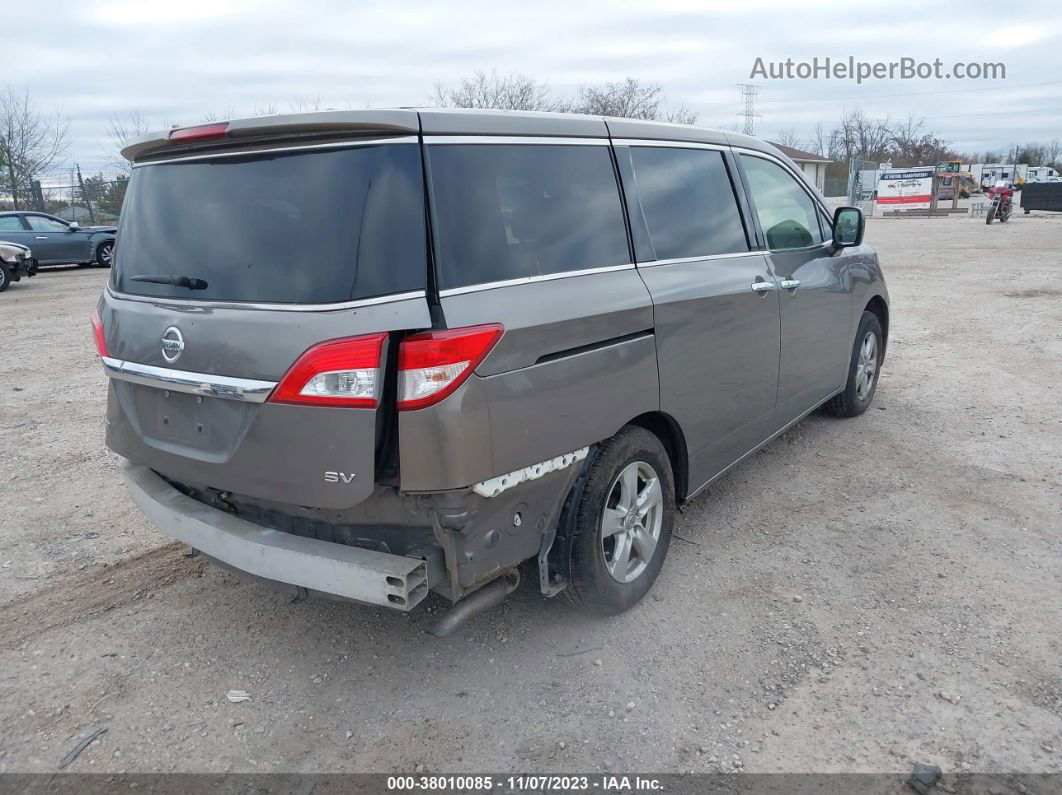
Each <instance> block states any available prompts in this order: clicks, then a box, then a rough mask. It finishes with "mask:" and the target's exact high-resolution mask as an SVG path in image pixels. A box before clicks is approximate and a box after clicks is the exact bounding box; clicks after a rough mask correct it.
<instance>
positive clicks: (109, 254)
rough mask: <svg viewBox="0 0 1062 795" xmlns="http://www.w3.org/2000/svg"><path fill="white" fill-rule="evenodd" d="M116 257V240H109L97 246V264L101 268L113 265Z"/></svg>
mask: <svg viewBox="0 0 1062 795" xmlns="http://www.w3.org/2000/svg"><path fill="white" fill-rule="evenodd" d="M113 259H114V241H113V240H107V241H105V242H103V243H100V244H99V245H98V246H97V247H96V264H97V265H99V266H100V267H101V268H109V267H111V261H112V260H113Z"/></svg>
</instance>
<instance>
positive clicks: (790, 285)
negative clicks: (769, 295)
mask: <svg viewBox="0 0 1062 795" xmlns="http://www.w3.org/2000/svg"><path fill="white" fill-rule="evenodd" d="M799 286H800V279H794V278H792V277H786V278H784V279H782V289H783V290H795V289H796V288H797V287H799Z"/></svg>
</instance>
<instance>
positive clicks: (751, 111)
mask: <svg viewBox="0 0 1062 795" xmlns="http://www.w3.org/2000/svg"><path fill="white" fill-rule="evenodd" d="M737 85H738V88H740V89H741V101H742V102H743V103H744V104H745V110H744V112H743V113H742V114H741V115H742V116H744V117H745V127H744V129H743V130H742V132H743V133H745V135H752V130H753V126H754V124H755V120H756V119H758V118H762V117H761V116H760V114H759V113H757V112H756V94H758V93H759V90H760V87H759V86H757V85H753V84H752V83H738V84H737Z"/></svg>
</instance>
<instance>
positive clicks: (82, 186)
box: [75, 163, 96, 226]
mask: <svg viewBox="0 0 1062 795" xmlns="http://www.w3.org/2000/svg"><path fill="white" fill-rule="evenodd" d="M75 165H76V166H77V186H78V188H79V189H80V190H81V198H82V200H83V201H84V202H85V209H86V210H88V214H89V223H91V224H92V225H93V226H95V225H96V213H94V212H93V211H92V201H91V200H90V199H89V197H88V194H86V193H85V180H83V179H82V178H81V164H80V163H75Z"/></svg>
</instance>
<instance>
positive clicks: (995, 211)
mask: <svg viewBox="0 0 1062 795" xmlns="http://www.w3.org/2000/svg"><path fill="white" fill-rule="evenodd" d="M985 193H986V194H987V195H988V198H989V199H991V200H992V204H991V205H990V206H989V208H988V213H987V214H986V215H985V223H986V224H990V223H992V221H993V220H995V219H997V218H998V219H999V222H1000V223H1001V224H1005V223H1006V222H1007V219H1008V218H1010V211H1011V209H1012V208H1013V206H1014V188H1011V187H1009V186H1008V185H1007V183H1005V182H997V183H996V184H995V185H993V186H992V187H991V188H988V189H987V190H986V191H985Z"/></svg>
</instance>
